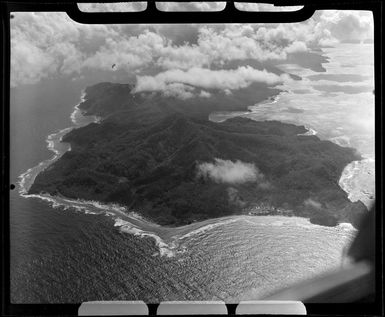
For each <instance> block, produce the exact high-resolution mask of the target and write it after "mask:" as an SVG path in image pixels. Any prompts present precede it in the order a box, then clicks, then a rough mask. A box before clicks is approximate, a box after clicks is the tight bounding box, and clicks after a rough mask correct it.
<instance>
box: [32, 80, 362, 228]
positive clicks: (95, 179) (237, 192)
mask: <svg viewBox="0 0 385 317" xmlns="http://www.w3.org/2000/svg"><path fill="white" fill-rule="evenodd" d="M278 92H279V90H278V89H275V88H269V87H267V86H266V85H265V84H261V83H258V84H253V85H250V86H249V87H247V88H244V89H240V90H239V91H236V92H234V93H233V94H226V93H224V92H221V91H213V92H211V97H209V98H207V97H199V96H196V97H194V98H189V99H186V100H181V99H178V98H176V97H172V96H168V97H167V96H164V95H161V94H160V93H154V92H152V93H143V92H142V93H135V92H134V86H133V85H132V84H117V83H99V84H96V85H93V86H90V87H88V88H87V89H86V90H85V100H84V102H82V103H81V104H80V105H79V109H81V111H83V113H84V115H96V116H99V117H100V118H101V120H100V122H99V123H91V124H89V125H87V126H85V127H82V128H78V129H74V130H72V131H71V132H69V133H68V134H66V135H65V136H64V137H63V140H62V141H63V142H68V143H70V145H71V150H70V151H67V152H66V153H64V155H63V156H62V157H61V158H60V159H59V160H57V161H56V162H54V163H53V164H52V165H50V166H49V167H48V168H46V169H45V170H44V171H42V172H41V173H40V174H39V175H37V177H36V179H35V181H34V183H33V185H32V186H31V188H30V189H29V193H30V194H37V193H48V194H50V195H57V196H64V197H68V198H72V199H83V200H93V201H100V202H104V203H114V204H119V205H122V206H125V207H127V210H135V211H136V212H138V213H140V214H141V215H143V216H145V217H146V218H148V219H150V220H152V221H154V222H156V223H158V224H161V225H167V226H180V225H184V224H188V223H191V222H194V221H200V220H204V219H208V218H214V217H221V216H227V215H233V214H248V215H266V214H273V215H274V214H276V215H286V216H300V217H307V218H309V219H310V221H311V222H312V223H316V224H321V225H326V226H335V225H337V224H338V223H341V222H348V223H351V224H352V225H353V226H355V227H357V226H358V224H359V222H360V219H361V217H362V215H363V214H364V213H365V212H366V211H367V209H366V207H365V205H364V204H362V203H361V202H351V201H350V200H349V199H348V196H347V193H346V192H344V191H343V190H342V189H341V188H340V186H339V185H338V182H339V179H340V176H341V173H342V171H343V169H344V167H345V166H346V165H347V164H349V163H350V162H352V161H354V160H359V159H361V157H360V155H359V154H357V152H356V151H355V149H352V148H347V147H341V146H339V145H337V144H335V143H332V142H330V141H325V140H321V139H320V138H318V137H317V136H315V135H306V132H307V129H306V128H305V127H304V126H297V125H293V124H287V123H282V122H278V121H254V120H251V119H246V118H241V117H236V118H231V119H228V120H226V121H224V122H220V123H216V122H211V121H209V120H208V115H209V114H210V113H211V112H213V111H230V110H234V111H239V110H244V111H247V107H246V106H247V105H251V104H254V103H256V102H257V101H261V100H265V99H267V98H269V97H271V96H274V95H276V94H277V93H278Z"/></svg>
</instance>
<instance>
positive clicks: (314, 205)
mask: <svg viewBox="0 0 385 317" xmlns="http://www.w3.org/2000/svg"><path fill="white" fill-rule="evenodd" d="M303 204H304V205H305V206H306V207H312V208H315V209H321V208H322V205H321V203H319V202H318V201H315V200H313V199H311V198H308V199H306V200H305V201H304V202H303Z"/></svg>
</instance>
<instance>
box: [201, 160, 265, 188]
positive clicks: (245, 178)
mask: <svg viewBox="0 0 385 317" xmlns="http://www.w3.org/2000/svg"><path fill="white" fill-rule="evenodd" d="M197 176H198V177H204V178H207V179H211V180H212V181H214V182H216V183H228V184H243V183H247V182H262V183H266V181H265V177H264V175H263V174H262V173H261V172H260V171H259V169H258V168H257V167H256V166H255V165H254V164H253V163H245V162H242V161H239V160H237V161H235V162H233V161H230V160H222V159H219V158H216V159H215V161H214V163H209V162H205V163H201V164H199V165H198V166H197Z"/></svg>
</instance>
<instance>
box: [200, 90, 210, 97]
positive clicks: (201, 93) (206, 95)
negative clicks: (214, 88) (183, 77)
mask: <svg viewBox="0 0 385 317" xmlns="http://www.w3.org/2000/svg"><path fill="white" fill-rule="evenodd" d="M199 97H201V98H210V97H211V94H210V93H209V92H208V91H206V90H201V92H200V94H199Z"/></svg>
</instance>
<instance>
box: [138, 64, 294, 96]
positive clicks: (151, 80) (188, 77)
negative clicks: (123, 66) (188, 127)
mask: <svg viewBox="0 0 385 317" xmlns="http://www.w3.org/2000/svg"><path fill="white" fill-rule="evenodd" d="M285 80H287V81H289V80H290V77H289V76H288V75H286V74H283V75H276V74H273V73H269V72H267V71H266V70H257V69H254V68H252V67H249V66H241V67H238V68H237V69H230V70H211V69H207V68H199V67H193V68H190V69H189V70H181V69H174V70H167V71H165V72H161V73H159V74H157V75H155V76H137V82H136V86H135V90H134V92H143V91H161V92H163V93H164V94H166V95H167V94H168V95H173V92H174V93H176V95H180V96H181V98H182V99H185V98H188V97H190V96H191V97H192V96H193V95H192V94H191V92H192V90H194V88H193V87H199V88H204V89H219V90H225V89H227V90H233V89H241V88H245V87H248V86H250V84H252V83H253V82H261V83H266V84H269V85H276V84H280V83H282V82H283V81H285ZM192 86H193V87H192ZM202 94H203V95H202ZM201 95H202V96H203V97H206V96H207V93H206V94H205V93H204V92H203V93H202V92H201Z"/></svg>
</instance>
